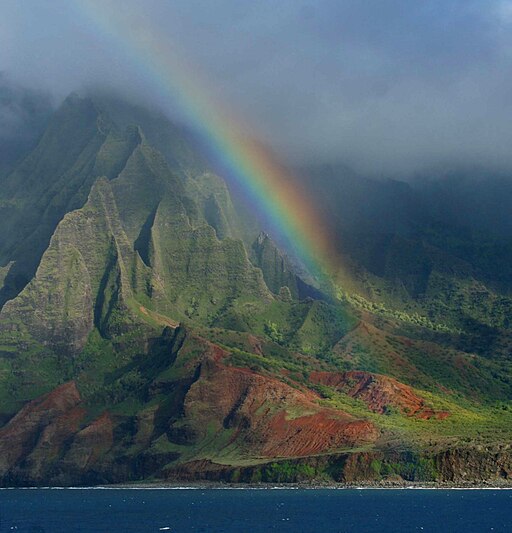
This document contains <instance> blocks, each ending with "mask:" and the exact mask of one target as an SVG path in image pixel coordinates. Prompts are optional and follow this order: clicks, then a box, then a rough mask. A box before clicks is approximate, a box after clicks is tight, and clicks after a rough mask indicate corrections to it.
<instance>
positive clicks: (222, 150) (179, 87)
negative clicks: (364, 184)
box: [75, 0, 341, 279]
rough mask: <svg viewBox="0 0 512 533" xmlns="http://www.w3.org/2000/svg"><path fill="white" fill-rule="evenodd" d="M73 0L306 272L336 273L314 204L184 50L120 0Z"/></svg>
mask: <svg viewBox="0 0 512 533" xmlns="http://www.w3.org/2000/svg"><path fill="white" fill-rule="evenodd" d="M75 5H76V7H77V8H78V13H77V14H78V15H79V16H80V17H81V16H85V17H86V19H88V20H89V22H90V24H91V26H92V28H93V29H94V30H95V31H99V32H101V33H102V35H103V36H104V37H107V38H108V39H109V40H111V41H112V42H113V44H114V45H115V46H117V47H118V48H120V49H121V51H122V52H124V53H125V54H126V55H127V56H128V57H129V58H130V59H131V60H133V61H135V63H136V66H137V67H138V68H139V70H140V72H141V75H143V76H145V77H147V79H148V81H149V82H150V83H152V84H153V85H154V86H155V89H156V90H157V91H158V94H159V96H160V98H162V99H163V101H164V102H166V101H167V102H169V105H171V103H172V106H173V107H176V105H178V108H179V110H180V112H181V113H182V114H183V116H184V118H185V119H186V121H187V123H188V124H189V125H190V126H191V127H192V129H193V130H194V133H195V135H197V137H198V139H199V140H200V142H201V144H202V145H203V146H204V147H205V149H206V150H207V151H208V154H209V156H211V157H214V158H215V161H217V162H219V163H220V165H221V167H222V168H223V169H225V170H226V172H227V173H228V174H229V179H230V180H234V181H235V182H236V185H237V186H238V187H239V188H240V189H241V190H242V191H243V192H244V195H245V196H246V197H247V198H248V199H249V200H250V201H251V203H253V204H254V206H255V208H256V209H257V210H258V211H259V212H260V213H262V214H263V215H264V217H265V219H266V221H267V223H268V224H269V226H270V227H271V228H272V229H273V230H275V231H278V232H279V237H280V239H281V240H283V239H284V240H285V241H286V244H287V246H288V248H289V249H291V251H292V253H293V254H295V255H296V256H297V257H298V258H299V259H300V260H301V261H302V262H303V263H304V264H305V266H306V267H307V268H308V269H309V271H310V272H311V273H312V274H313V275H314V276H316V277H317V278H319V279H320V278H323V279H329V278H332V276H334V275H336V273H337V272H338V271H339V269H340V268H341V263H340V260H339V256H338V254H337V253H336V251H335V250H334V247H333V245H332V242H333V239H332V236H331V234H330V232H329V230H328V226H327V224H325V221H324V220H322V216H321V215H320V213H319V211H318V209H317V208H316V207H315V206H314V205H313V203H312V202H311V200H310V198H309V197H308V195H307V194H306V193H305V192H304V191H303V190H301V188H300V187H299V186H298V184H297V180H295V179H294V178H293V176H292V175H290V173H289V172H288V171H287V170H286V169H285V168H284V167H283V166H282V165H281V164H279V162H278V161H277V159H276V158H275V157H274V156H273V154H272V153H270V151H269V150H268V149H266V148H264V147H263V146H262V145H261V144H259V143H257V142H256V141H255V140H254V138H252V137H251V136H250V135H247V133H246V129H243V130H242V128H241V127H240V125H239V122H237V121H236V120H235V119H234V117H233V116H232V115H231V113H230V112H229V111H227V110H226V109H224V108H223V106H221V105H220V104H219V102H215V101H213V98H212V96H211V95H210V93H209V92H208V91H207V90H206V87H207V84H205V83H204V82H203V81H202V80H201V79H200V77H199V75H198V74H197V73H196V72H194V71H193V69H192V68H191V67H190V65H188V64H185V63H184V60H183V57H184V55H183V54H182V53H177V50H176V47H174V46H172V45H171V43H170V41H169V36H168V35H166V34H165V35H164V34H162V32H160V31H159V30H158V29H157V28H155V27H153V26H152V25H151V23H150V22H149V21H148V20H146V19H145V18H144V13H143V12H142V10H141V12H140V13H136V14H135V13H134V12H133V11H130V10H129V9H126V10H123V6H122V3H120V4H118V5H117V8H114V6H113V5H112V3H111V2H109V1H108V0H76V2H75ZM141 5H142V4H141ZM81 18H82V17H81Z"/></svg>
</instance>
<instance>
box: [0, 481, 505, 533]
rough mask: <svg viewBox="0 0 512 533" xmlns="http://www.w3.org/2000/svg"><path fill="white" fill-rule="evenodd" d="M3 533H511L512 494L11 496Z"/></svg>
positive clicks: (37, 492) (7, 493)
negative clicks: (274, 532)
mask: <svg viewBox="0 0 512 533" xmlns="http://www.w3.org/2000/svg"><path fill="white" fill-rule="evenodd" d="M0 531H1V532H13V531H14V532H30V533H36V532H37V533H43V532H45V533H50V532H52V533H59V532H75V531H76V532H88V533H89V532H91V533H100V532H132V531H133V532H137V533H144V532H146V531H147V532H158V531H165V532H172V533H181V532H187V531H193V532H229V533H231V532H242V533H257V532H260V531H283V532H293V533H301V532H304V533H306V532H311V533H313V532H315V533H317V532H318V533H328V532H365V531H371V532H379V533H385V532H392V533H396V532H401V531H420V532H429V531H431V532H436V533H438V532H444V531H446V532H450V533H451V532H457V531H463V532H465V533H469V532H475V533H476V532H478V533H480V532H482V531H493V532H507V533H510V532H512V491H509V490H420V489H413V490H392V489H385V490H378V489H364V490H357V489H343V490H339V489H338V490H336V489H314V490H312V489H309V490H306V489H275V490H270V489H225V490H223V489H25V490H23V489H7V490H0Z"/></svg>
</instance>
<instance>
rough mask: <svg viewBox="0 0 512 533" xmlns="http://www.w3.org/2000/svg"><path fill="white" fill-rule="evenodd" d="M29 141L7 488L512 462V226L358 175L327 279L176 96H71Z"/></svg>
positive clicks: (17, 220)
mask: <svg viewBox="0 0 512 533" xmlns="http://www.w3.org/2000/svg"><path fill="white" fill-rule="evenodd" d="M25 151H26V153H25V154H24V157H22V158H20V159H19V161H18V162H17V163H13V165H12V166H11V168H9V169H7V168H6V169H5V170H4V171H3V172H2V173H1V174H0V211H1V213H0V214H1V216H0V287H1V288H0V480H1V483H2V484H3V485H38V484H91V483H115V482H129V481H141V480H145V481H151V480H197V479H211V480H224V481H251V482H258V481H272V482H275V481H300V480H311V479H320V480H322V479H323V480H336V481H346V482H350V481H372V482H373V481H380V480H388V481H391V482H398V481H400V480H419V481H435V480H437V481H457V482H459V481H464V480H467V481H482V480H490V481H494V482H495V481H496V480H506V479H507V478H508V477H509V476H510V473H511V472H512V466H511V465H512V456H511V454H510V452H509V448H508V442H509V440H510V434H509V429H508V428H510V427H512V426H511V425H510V422H511V421H512V410H511V409H510V401H509V399H510V398H511V394H512V380H511V379H510V375H511V374H510V370H511V365H510V356H509V351H510V348H509V347H510V343H511V341H512V337H511V334H510V332H509V322H508V315H509V294H508V287H509V285H508V278H507V272H508V270H505V266H504V265H505V263H506V261H505V258H506V257H507V250H508V248H507V246H508V245H507V244H506V243H505V242H504V241H503V239H502V237H500V238H498V237H492V238H491V237H489V236H488V235H485V236H481V235H480V236H479V237H478V238H477V237H476V236H474V235H473V234H471V237H468V236H467V235H466V236H465V235H464V233H463V232H460V230H458V227H457V226H456V225H454V224H444V225H442V224H439V223H438V224H437V226H436V221H437V222H439V219H436V218H435V216H434V214H433V211H432V209H430V207H429V206H427V207H425V206H422V208H421V209H416V208H414V209H412V210H411V209H409V207H408V202H410V201H412V200H414V201H415V202H416V201H419V200H418V199H419V198H420V197H421V195H420V193H419V192H417V191H414V190H413V189H411V188H410V187H409V186H406V185H400V184H396V183H391V184H389V183H370V182H365V181H354V184H357V186H354V187H350V188H349V189H350V190H346V191H340V190H337V189H336V188H337V187H344V186H347V185H346V183H347V182H346V181H345V182H344V181H343V180H342V179H338V178H337V177H336V176H335V178H336V179H334V178H333V179H326V180H325V181H324V182H321V186H319V187H318V188H317V194H319V195H322V194H325V199H326V200H325V206H326V209H329V210H331V215H332V220H333V223H335V224H338V225H339V228H340V231H339V232H338V234H339V236H340V243H333V244H335V245H337V244H339V245H340V246H343V250H344V254H345V255H346V258H347V265H346V271H347V273H348V274H347V278H346V279H339V280H332V281H333V286H334V287H335V290H334V291H333V292H332V293H328V294H327V293H325V292H321V291H320V290H319V289H318V288H316V287H314V286H312V284H310V283H308V282H307V281H305V280H304V279H303V278H304V277H305V276H303V275H302V274H301V273H299V272H298V271H297V269H296V268H295V266H294V264H295V261H294V258H288V257H287V255H286V253H285V252H284V251H282V250H280V249H279V247H278V246H277V245H276V244H275V243H274V242H273V241H272V239H271V237H270V236H269V235H267V234H266V233H265V232H264V231H262V230H261V228H260V227H259V223H258V221H257V220H256V218H251V216H250V215H249V216H248V215H247V213H246V212H245V210H244V208H243V207H242V206H241V204H240V203H239V201H238V200H237V199H236V197H232V196H231V194H230V191H229V187H228V186H227V184H226V182H225V181H224V180H223V179H222V177H221V176H218V175H216V174H215V172H214V171H213V170H212V168H211V167H210V165H209V164H208V162H207V159H206V158H205V157H204V156H203V155H202V154H201V153H200V151H199V150H198V148H197V147H196V146H195V144H194V142H193V137H192V136H191V135H190V134H189V133H188V132H187V131H186V130H184V129H182V128H180V127H178V126H176V125H173V124H172V123H170V122H169V121H168V120H167V119H166V118H165V117H163V116H162V115H160V114H159V113H158V112H156V111H148V110H145V109H143V108H141V107H139V106H135V105H132V104H129V103H126V102H124V101H122V100H121V99H119V98H115V97H112V96H105V95H100V96H93V97H90V98H82V97H79V96H77V95H71V96H70V97H68V98H67V99H66V100H65V102H64V103H63V104H62V105H61V106H60V108H59V109H58V110H56V111H55V112H54V113H53V114H52V116H51V118H50V119H49V121H48V124H47V127H46V129H45V131H44V133H42V135H41V136H40V139H39V142H38V143H37V145H35V146H28V145H27V147H26V148H25ZM324 187H325V188H324ZM372 191H373V192H372ZM347 192H350V194H352V200H355V199H357V198H355V197H357V196H358V195H359V196H360V197H361V202H360V203H362V204H364V205H366V206H367V207H366V209H369V210H370V212H369V213H367V214H366V215H367V216H366V215H365V211H364V209H363V210H362V211H358V210H356V209H355V208H354V206H356V205H357V202H354V203H353V204H351V205H352V208H350V209H348V208H347V211H345V210H344V207H343V202H347V201H348V200H347V196H349V198H350V195H347ZM334 193H336V194H334ZM370 193H371V194H370ZM384 193H385V194H384ZM354 195H355V196H354ZM342 196H343V197H344V198H345V200H343V201H341V200H340V205H341V208H340V206H338V208H337V207H336V206H337V205H338V204H336V203H335V202H334V200H333V199H335V198H341V197H342ZM427 196H428V195H427ZM432 197H434V196H432ZM363 198H364V201H362V199H363ZM327 199H328V200H329V201H327ZM389 205H394V206H395V207H396V209H395V210H394V211H393V217H394V218H393V219H390V218H389V217H387V218H386V217H380V216H378V214H379V213H381V214H385V213H386V212H387V209H388V207H389ZM402 207H403V209H402ZM337 209H338V211H342V212H343V215H339V214H338V211H337ZM351 209H352V211H351ZM361 213H363V215H365V216H363V219H361V218H360V217H361V216H362V215H361ZM437 216H439V214H437ZM343 217H345V219H344V218H343ZM411 217H412V218H411ZM384 219H385V220H384ZM377 227H378V228H379V231H376V229H375V228H377ZM436 228H437V230H436ZM493 239H494V240H493ZM500 239H501V240H500ZM500 261H501V262H502V263H500ZM500 264H503V268H500V267H498V265H500ZM492 269H494V270H492ZM492 458H494V459H492Z"/></svg>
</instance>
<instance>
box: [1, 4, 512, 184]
mask: <svg viewBox="0 0 512 533" xmlns="http://www.w3.org/2000/svg"><path fill="white" fill-rule="evenodd" d="M104 1H108V0H104ZM109 1H110V2H111V3H113V4H116V1H117V0H116V1H114V0H109ZM78 3H79V2H78V1H77V2H75V1H69V0H24V1H23V2H20V1H19V0H4V2H2V17H1V19H0V71H4V72H6V73H8V74H9V75H10V76H12V78H13V79H14V80H15V81H17V82H20V83H24V84H28V85H30V86H33V87H37V88H43V89H45V90H48V91H50V92H51V93H53V94H54V95H55V98H56V99H58V98H61V97H62V96H64V95H65V94H66V93H68V92H70V91H72V90H76V89H80V88H81V87H83V86H88V85H105V86H107V87H112V88H114V89H119V90H123V91H124V92H126V93H128V94H129V95H131V96H135V97H138V98H143V99H148V100H151V98H152V93H151V86H150V85H149V84H148V83H147V82H146V80H145V79H144V78H143V77H141V76H140V72H138V71H137V68H136V66H134V65H133V64H132V63H131V62H130V60H129V58H127V57H126V56H125V55H124V52H123V50H119V49H116V48H115V47H114V46H112V44H111V43H110V42H108V40H106V39H104V38H103V37H101V36H100V35H99V34H98V32H97V31H96V29H95V28H93V27H92V26H91V24H90V22H88V21H86V20H85V19H82V17H81V15H80V9H76V4H78ZM117 3H118V4H119V9H126V10H134V11H135V12H138V11H140V10H143V11H144V13H145V15H146V16H147V17H149V18H150V19H151V20H152V23H153V24H155V26H156V27H159V28H163V29H165V32H166V33H167V34H168V35H169V45H170V46H171V45H172V43H176V44H178V45H179V47H180V49H181V50H183V53H184V54H186V58H187V61H190V62H191V63H192V64H194V65H195V66H196V68H197V69H199V70H200V71H202V73H203V74H204V77H205V78H206V79H207V80H208V82H207V83H208V90H211V91H212V92H214V93H215V94H216V95H217V96H218V97H219V98H220V99H221V100H223V101H224V102H229V103H230V105H232V106H233V107H234V108H235V110H236V112H238V113H239V114H240V115H241V116H242V117H243V118H244V120H247V121H248V122H250V123H252V124H253V125H254V126H255V128H256V130H257V131H259V132H260V135H261V136H262V138H263V139H264V140H265V141H266V142H268V143H270V144H272V145H273V146H274V148H275V149H276V151H277V152H280V153H282V154H283V156H285V157H287V158H291V159H292V160H293V161H294V162H297V163H308V164H310V163H312V162H316V163H323V162H334V161H343V162H346V163H348V164H350V165H352V166H354V167H355V168H356V169H358V170H360V171H362V172H366V173H370V174H373V175H386V176H394V175H396V176H406V175H411V174H413V173H416V172H422V171H425V170H427V169H429V168H438V167H449V166H458V165H464V166H471V165H479V166H485V167H490V168H496V169H501V170H506V171H510V172H511V173H512V149H511V148H512V146H511V145H512V141H511V140H512V1H504V0H431V1H428V2H424V1H421V0H367V1H364V2H361V1H360V0H309V1H305V0H280V1H279V2H276V1H275V0H257V1H255V2H240V1H239V0H172V1H164V0H159V1H157V0H148V1H145V2H144V3H141V2H140V0H138V1H135V0H122V1H121V0H118V1H117Z"/></svg>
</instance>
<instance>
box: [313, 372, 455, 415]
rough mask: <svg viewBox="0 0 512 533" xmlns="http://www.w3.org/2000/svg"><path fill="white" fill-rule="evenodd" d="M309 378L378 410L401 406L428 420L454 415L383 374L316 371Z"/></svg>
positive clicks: (380, 412)
mask: <svg viewBox="0 0 512 533" xmlns="http://www.w3.org/2000/svg"><path fill="white" fill-rule="evenodd" d="M309 379H310V380H311V381H312V382H313V383H316V384H321V385H326V386H328V387H332V388H333V389H334V390H337V391H340V392H343V393H345V394H348V396H350V397H351V398H357V399H359V400H362V401H363V402H364V403H365V404H366V405H367V406H368V409H370V411H373V412H374V413H379V414H385V413H387V412H389V410H390V409H397V410H398V411H399V412H401V413H403V414H406V415H408V416H414V417H416V418H421V419H424V420H428V419H430V418H438V419H441V420H442V419H444V418H447V417H448V416H450V413H448V412H447V411H435V410H434V409H431V408H429V407H428V406H427V405H426V403H425V400H424V399H423V398H421V396H419V395H418V394H417V393H416V392H415V391H414V390H413V389H412V387H409V386H408V385H404V384H403V383H400V382H399V381H397V380H396V379H394V378H391V377H388V376H383V375H381V374H373V373H371V372H362V371H350V372H312V373H311V374H310V376H309Z"/></svg>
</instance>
